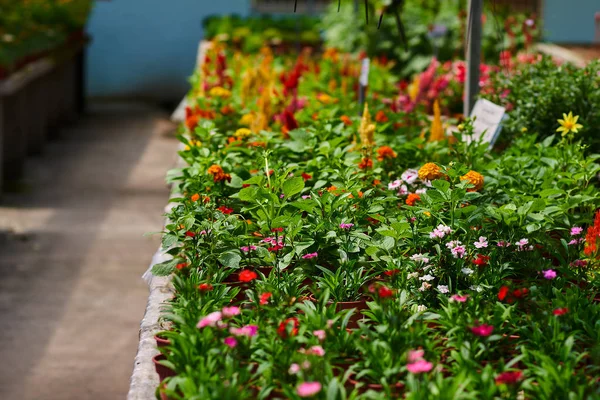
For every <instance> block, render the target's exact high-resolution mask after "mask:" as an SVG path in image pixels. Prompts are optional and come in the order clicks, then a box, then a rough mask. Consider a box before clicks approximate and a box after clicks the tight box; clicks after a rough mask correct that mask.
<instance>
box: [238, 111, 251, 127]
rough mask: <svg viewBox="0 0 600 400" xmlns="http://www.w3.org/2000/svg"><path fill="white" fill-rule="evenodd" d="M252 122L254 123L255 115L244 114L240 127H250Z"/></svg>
mask: <svg viewBox="0 0 600 400" xmlns="http://www.w3.org/2000/svg"><path fill="white" fill-rule="evenodd" d="M252 122H254V114H252V113H249V114H244V115H242V118H241V119H240V125H246V126H250V125H252Z"/></svg>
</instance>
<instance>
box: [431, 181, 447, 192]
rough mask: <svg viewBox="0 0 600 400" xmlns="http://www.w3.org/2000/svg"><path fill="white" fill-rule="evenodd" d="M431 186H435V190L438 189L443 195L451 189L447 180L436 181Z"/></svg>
mask: <svg viewBox="0 0 600 400" xmlns="http://www.w3.org/2000/svg"><path fill="white" fill-rule="evenodd" d="M431 184H432V185H433V187H434V188H436V189H437V190H439V191H440V192H442V193H446V192H447V191H448V189H449V188H450V182H448V181H447V180H445V179H436V180H434V181H433V182H431Z"/></svg>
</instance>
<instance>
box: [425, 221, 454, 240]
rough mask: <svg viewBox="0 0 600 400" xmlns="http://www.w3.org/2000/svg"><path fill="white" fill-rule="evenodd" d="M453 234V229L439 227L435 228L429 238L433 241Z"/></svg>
mask: <svg viewBox="0 0 600 400" xmlns="http://www.w3.org/2000/svg"><path fill="white" fill-rule="evenodd" d="M450 233H452V228H450V227H449V226H446V225H442V224H440V225H438V226H437V228H435V229H434V230H433V231H432V232H431V233H430V234H429V237H430V238H431V239H434V238H440V239H441V238H443V237H444V236H446V235H448V234H450Z"/></svg>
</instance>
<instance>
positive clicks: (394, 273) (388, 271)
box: [383, 269, 400, 276]
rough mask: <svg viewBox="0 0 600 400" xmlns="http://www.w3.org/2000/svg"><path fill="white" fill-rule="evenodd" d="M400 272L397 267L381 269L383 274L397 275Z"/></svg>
mask: <svg viewBox="0 0 600 400" xmlns="http://www.w3.org/2000/svg"><path fill="white" fill-rule="evenodd" d="M399 273H400V270H399V269H390V270H387V271H383V274H384V275H386V276H394V275H398V274H399Z"/></svg>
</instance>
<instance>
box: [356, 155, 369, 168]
mask: <svg viewBox="0 0 600 400" xmlns="http://www.w3.org/2000/svg"><path fill="white" fill-rule="evenodd" d="M358 168H360V169H367V168H373V160H371V159H370V158H369V157H363V159H362V160H361V161H360V163H359V164H358Z"/></svg>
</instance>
